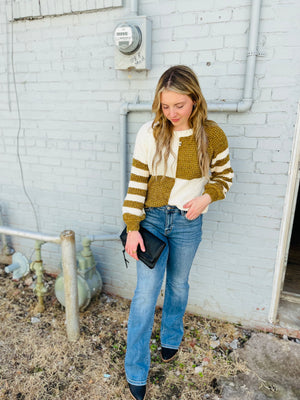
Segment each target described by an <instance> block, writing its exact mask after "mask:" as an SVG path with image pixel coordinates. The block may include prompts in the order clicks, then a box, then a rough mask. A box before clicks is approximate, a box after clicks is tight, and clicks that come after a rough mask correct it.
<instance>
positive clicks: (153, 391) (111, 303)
mask: <svg viewBox="0 0 300 400" xmlns="http://www.w3.org/2000/svg"><path fill="white" fill-rule="evenodd" d="M0 272H1V273H2V274H1V275H0V399H3V400H11V399H14V400H17V399H18V400H50V399H51V400H52V399H60V400H77V399H78V400H79V399H80V400H84V399H89V400H98V399H99V400H100V399H105V400H115V399H122V400H126V399H129V398H130V395H129V390H128V388H127V383H126V380H125V377H124V357H125V348H126V320H127V318H128V312H129V305H130V302H129V301H128V300H124V299H121V298H116V297H110V296H107V295H105V294H102V295H101V296H100V297H99V298H96V299H93V301H92V302H91V304H90V305H89V307H88V309H87V310H86V311H84V312H82V313H81V314H80V324H81V336H80V340H79V341H78V342H77V343H69V342H68V341H67V338H66V329H65V313H64V311H63V310H62V308H61V306H60V305H59V303H58V302H57V300H56V298H55V295H54V290H53V286H54V280H53V279H52V278H51V277H46V278H45V279H46V280H47V284H48V293H47V295H46V297H45V303H46V311H45V312H44V313H43V314H42V315H39V316H36V315H35V317H38V318H39V322H36V323H34V322H33V321H32V317H33V316H34V311H33V309H34V306H35V305H36V298H35V296H34V294H33V291H32V288H30V287H28V286H26V285H25V284H24V282H23V281H21V282H13V281H12V280H11V278H10V277H8V276H6V275H5V274H4V273H3V272H2V270H1V269H0ZM160 315H161V311H160V310H157V313H156V317H155V324H154V329H153V335H152V341H151V355H152V365H151V372H150V375H149V380H148V382H149V383H148V392H147V393H148V394H147V400H150V399H155V400H200V399H217V398H219V397H218V394H219V389H218V384H217V380H218V378H220V377H221V376H226V377H227V376H230V375H232V376H233V375H236V374H237V373H238V372H239V371H244V370H245V366H244V365H243V364H240V363H237V362H236V361H233V360H231V358H230V352H231V350H230V346H229V343H231V342H232V340H234V339H237V340H238V341H239V344H240V345H241V344H242V343H243V342H244V341H246V340H247V335H246V334H245V332H244V331H243V330H242V329H240V328H238V327H235V326H234V325H232V324H229V323H222V322H220V321H213V320H208V319H204V318H201V317H199V316H195V315H191V314H186V316H185V336H184V341H183V342H182V345H181V348H180V351H179V355H178V357H177V359H176V360H175V361H173V362H171V363H169V364H165V363H162V362H161V360H160V356H159V321H160ZM214 335H215V337H217V339H218V340H219V341H220V344H219V346H217V347H216V348H215V349H213V348H212V344H213V342H212V341H211V340H212V339H214V338H213V336H214ZM214 343H215V344H216V342H214Z"/></svg>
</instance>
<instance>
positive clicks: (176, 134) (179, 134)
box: [173, 129, 193, 138]
mask: <svg viewBox="0 0 300 400" xmlns="http://www.w3.org/2000/svg"><path fill="white" fill-rule="evenodd" d="M192 134H193V129H186V130H185V131H173V135H174V137H176V138H181V137H186V136H191V135H192Z"/></svg>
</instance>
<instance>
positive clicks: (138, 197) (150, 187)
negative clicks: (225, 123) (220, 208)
mask: <svg viewBox="0 0 300 400" xmlns="http://www.w3.org/2000/svg"><path fill="white" fill-rule="evenodd" d="M205 131H206V133H207V137H208V154H209V159H210V178H209V179H207V178H205V177H202V174H201V171H200V167H199V163H198V157H197V144H196V141H195V138H194V136H193V131H192V129H188V130H186V131H174V132H173V140H172V143H171V148H172V151H173V154H174V155H175V158H174V156H173V155H172V154H171V153H170V156H169V158H168V162H167V171H166V176H165V177H164V161H163V160H162V161H161V162H160V164H159V165H158V166H157V168H156V170H155V172H154V171H153V169H152V160H153V157H154V154H155V150H156V143H155V139H154V137H153V130H152V121H150V122H147V123H146V124H144V125H143V126H142V127H141V129H140V130H139V132H138V134H137V138H136V143H135V149H134V154H133V162H132V169H131V176H130V182H129V186H128V192H127V195H126V198H125V201H124V205H123V219H124V222H125V224H126V225H127V230H128V231H134V230H138V229H139V225H140V222H141V221H142V220H143V219H144V218H145V212H144V207H162V206H165V205H172V206H176V207H178V208H179V209H181V210H184V207H183V205H184V204H185V203H187V202H188V201H190V200H192V199H193V198H195V197H197V196H200V195H202V194H204V193H208V194H209V195H210V197H211V199H212V201H216V200H221V199H224V198H225V195H226V192H227V191H228V190H229V188H230V186H231V185H232V178H233V171H232V169H231V166H230V160H229V149H228V144H227V138H226V136H225V134H224V132H223V131H222V129H221V128H220V127H219V126H218V125H216V124H211V125H208V126H207V127H206V128H205ZM206 211H207V209H206V210H205V212H206Z"/></svg>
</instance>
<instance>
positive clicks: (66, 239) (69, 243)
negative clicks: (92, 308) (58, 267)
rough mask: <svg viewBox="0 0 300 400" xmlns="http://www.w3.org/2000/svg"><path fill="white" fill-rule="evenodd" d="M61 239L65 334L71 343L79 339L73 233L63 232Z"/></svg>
mask: <svg viewBox="0 0 300 400" xmlns="http://www.w3.org/2000/svg"><path fill="white" fill-rule="evenodd" d="M60 238H61V253H62V267H63V274H64V289H65V308H66V321H67V334H68V338H69V340H70V341H71V342H74V341H76V340H78V338H79V306H78V289H77V262H76V248H75V233H74V232H73V231H70V230H68V231H63V232H62V233H61V235H60Z"/></svg>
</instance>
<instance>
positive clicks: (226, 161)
mask: <svg viewBox="0 0 300 400" xmlns="http://www.w3.org/2000/svg"><path fill="white" fill-rule="evenodd" d="M208 152H209V154H210V157H211V162H210V173H211V175H210V178H209V181H208V183H207V184H206V185H205V188H204V193H208V194H209V195H210V197H211V199H212V201H217V200H222V199H224V198H225V196H226V193H227V191H228V190H229V189H230V187H231V185H232V179H233V170H232V168H231V165H230V158H229V148H228V142H227V138H226V136H225V133H224V132H223V131H222V129H221V128H219V127H218V126H215V127H212V128H211V129H209V132H208Z"/></svg>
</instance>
